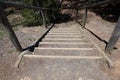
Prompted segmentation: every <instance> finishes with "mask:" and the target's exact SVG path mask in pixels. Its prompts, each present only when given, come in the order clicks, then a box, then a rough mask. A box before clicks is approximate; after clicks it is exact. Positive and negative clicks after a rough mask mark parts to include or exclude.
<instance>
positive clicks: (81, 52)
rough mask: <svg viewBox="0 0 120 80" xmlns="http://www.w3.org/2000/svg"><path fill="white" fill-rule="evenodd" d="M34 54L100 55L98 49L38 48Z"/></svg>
mask: <svg viewBox="0 0 120 80" xmlns="http://www.w3.org/2000/svg"><path fill="white" fill-rule="evenodd" d="M33 54H35V55H62V56H63V55H64V56H68V55H69V56H102V55H101V53H100V52H99V51H98V50H56V49H53V50H49V49H48V50H46V49H45V50H39V49H35V50H34V53H33Z"/></svg>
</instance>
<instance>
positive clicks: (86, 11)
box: [83, 0, 88, 28]
mask: <svg viewBox="0 0 120 80" xmlns="http://www.w3.org/2000/svg"><path fill="white" fill-rule="evenodd" d="M86 2H87V0H86ZM86 6H87V5H86ZM87 13H88V9H87V7H86V8H85V14H84V16H83V28H85V25H86V20H87Z"/></svg>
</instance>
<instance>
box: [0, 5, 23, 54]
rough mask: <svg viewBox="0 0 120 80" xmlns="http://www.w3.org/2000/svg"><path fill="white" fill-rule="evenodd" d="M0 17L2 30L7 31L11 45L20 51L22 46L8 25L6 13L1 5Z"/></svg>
mask: <svg viewBox="0 0 120 80" xmlns="http://www.w3.org/2000/svg"><path fill="white" fill-rule="evenodd" d="M0 17H1V21H2V23H3V24H4V26H3V28H4V30H5V31H6V32H7V34H8V36H9V38H10V40H11V41H12V43H13V45H14V46H15V48H16V49H17V50H18V51H20V52H21V51H22V50H23V49H22V47H21V45H20V43H19V41H18V39H17V37H16V35H15V33H14V31H13V29H12V26H11V25H10V23H9V21H8V19H7V15H6V13H5V12H4V9H3V7H2V6H0Z"/></svg>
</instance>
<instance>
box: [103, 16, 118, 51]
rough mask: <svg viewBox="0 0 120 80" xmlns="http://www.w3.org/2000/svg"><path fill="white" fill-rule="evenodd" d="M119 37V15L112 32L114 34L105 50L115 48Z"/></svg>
mask: <svg viewBox="0 0 120 80" xmlns="http://www.w3.org/2000/svg"><path fill="white" fill-rule="evenodd" d="M119 37H120V17H119V19H118V22H117V25H116V27H115V29H114V31H113V33H112V36H111V38H110V40H109V42H108V45H107V46H106V50H105V51H106V52H110V51H111V50H113V48H114V47H115V44H116V43H117V41H118V39H119Z"/></svg>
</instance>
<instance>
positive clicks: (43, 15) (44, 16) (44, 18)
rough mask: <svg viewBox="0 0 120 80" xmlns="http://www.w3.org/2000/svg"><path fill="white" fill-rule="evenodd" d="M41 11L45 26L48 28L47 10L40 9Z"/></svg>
mask: <svg viewBox="0 0 120 80" xmlns="http://www.w3.org/2000/svg"><path fill="white" fill-rule="evenodd" d="M40 12H41V15H42V19H43V25H44V26H45V28H47V23H46V15H45V11H44V10H40Z"/></svg>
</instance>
